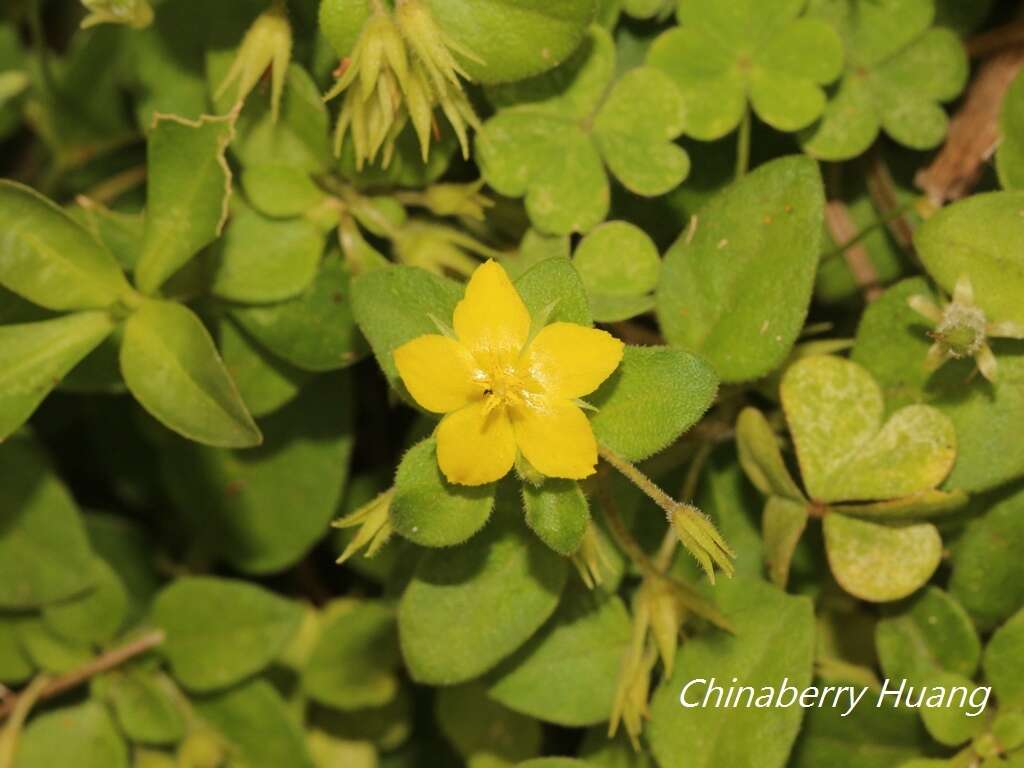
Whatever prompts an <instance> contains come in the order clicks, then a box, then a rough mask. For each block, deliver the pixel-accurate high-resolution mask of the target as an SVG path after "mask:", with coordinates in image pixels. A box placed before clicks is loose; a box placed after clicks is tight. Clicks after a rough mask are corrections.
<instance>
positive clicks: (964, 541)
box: [949, 487, 1024, 632]
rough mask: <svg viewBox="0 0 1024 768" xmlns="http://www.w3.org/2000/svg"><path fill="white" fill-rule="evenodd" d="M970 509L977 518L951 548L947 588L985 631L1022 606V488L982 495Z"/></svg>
mask: <svg viewBox="0 0 1024 768" xmlns="http://www.w3.org/2000/svg"><path fill="white" fill-rule="evenodd" d="M972 511H973V512H974V513H975V516H976V519H974V520H972V521H971V522H970V523H969V524H968V525H967V529H966V530H965V532H964V535H963V537H962V538H961V540H960V541H959V543H958V544H957V547H956V549H955V550H954V551H953V575H952V577H951V578H950V581H949V591H950V594H952V595H953V597H955V598H956V599H957V600H958V601H959V602H960V604H961V605H963V607H964V608H966V609H967V612H968V613H969V614H970V615H971V618H973V619H974V622H975V624H977V625H978V629H979V630H980V631H982V632H986V631H989V630H992V629H995V627H996V626H997V625H999V624H1000V623H1001V622H1003V621H1005V620H1007V619H1008V618H1010V616H1012V615H1013V614H1014V613H1015V612H1016V611H1017V609H1018V608H1020V606H1021V605H1024V558H1021V557H1020V553H1021V552H1022V551H1024V525H1021V522H1020V521H1021V520H1022V519H1024V489H1021V488H1020V487H1016V488H1014V489H1013V491H1011V492H1009V493H1006V494H1005V495H1000V496H999V497H997V498H994V499H993V498H991V497H989V498H984V497H981V498H979V499H978V501H977V502H976V503H975V504H972ZM979 513H980V514H979Z"/></svg>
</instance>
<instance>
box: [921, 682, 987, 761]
mask: <svg viewBox="0 0 1024 768" xmlns="http://www.w3.org/2000/svg"><path fill="white" fill-rule="evenodd" d="M921 683H922V684H924V685H926V686H927V688H928V690H929V692H932V693H934V692H937V691H942V692H943V693H946V692H947V691H950V692H951V691H953V690H955V689H957V688H963V689H965V690H966V691H968V693H969V694H971V695H969V696H968V697H967V698H966V700H965V701H964V706H960V705H959V703H958V700H957V699H956V697H955V696H953V695H952V694H946V695H948V696H949V697H950V701H949V703H948V704H945V703H944V705H943V706H938V707H935V706H932V707H929V706H925V707H923V708H922V709H921V721H922V722H923V723H924V727H925V728H926V729H927V730H928V733H929V734H930V735H931V737H932V738H933V739H935V740H936V741H937V742H939V743H940V744H944V745H946V746H947V747H957V746H960V745H962V744H963V743H964V742H966V741H969V740H971V739H972V738H974V737H975V736H978V735H980V734H981V733H982V732H984V731H986V730H987V729H988V723H987V722H986V720H987V719H986V718H984V717H979V715H980V714H981V712H979V711H978V705H979V704H980V703H981V702H980V701H977V702H975V703H972V699H974V696H975V695H976V694H974V691H975V690H980V689H978V688H977V686H976V685H975V684H974V682H972V681H971V679H970V678H967V677H964V676H963V675H958V674H956V673H954V672H941V671H940V672H933V673H932V674H931V675H928V676H927V677H925V678H923V679H922V680H921ZM982 693H983V694H984V693H985V692H984V691H982ZM925 701H926V702H927V701H928V699H927V698H926V699H925ZM986 704H987V702H986Z"/></svg>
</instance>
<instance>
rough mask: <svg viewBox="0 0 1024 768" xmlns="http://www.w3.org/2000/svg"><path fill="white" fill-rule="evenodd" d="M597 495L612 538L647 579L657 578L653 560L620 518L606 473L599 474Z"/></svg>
mask: <svg viewBox="0 0 1024 768" xmlns="http://www.w3.org/2000/svg"><path fill="white" fill-rule="evenodd" d="M597 495H598V498H599V499H600V500H601V508H602V509H603V510H604V515H605V518H606V519H607V520H608V527H609V528H610V529H611V532H612V536H613V537H614V538H615V540H616V541H617V542H618V544H619V546H620V547H622V549H623V551H624V552H625V553H626V554H627V555H628V556H629V559H630V560H632V561H633V562H634V563H636V566H637V567H638V568H639V569H640V571H641V572H642V573H643V574H644V576H645V577H647V576H657V575H658V571H657V569H656V568H655V566H654V564H653V563H652V562H651V559H650V558H649V557H648V556H647V553H646V552H644V550H643V547H641V546H640V543H639V542H638V541H637V540H636V539H635V538H633V534H631V533H630V532H629V530H628V529H627V528H626V524H625V523H623V522H622V518H621V517H620V516H619V508H618V505H616V503H615V499H614V498H613V497H612V493H611V489H610V488H609V487H608V478H607V475H606V473H605V472H598V474H597ZM668 532H669V534H671V533H672V528H671V527H669V531H668Z"/></svg>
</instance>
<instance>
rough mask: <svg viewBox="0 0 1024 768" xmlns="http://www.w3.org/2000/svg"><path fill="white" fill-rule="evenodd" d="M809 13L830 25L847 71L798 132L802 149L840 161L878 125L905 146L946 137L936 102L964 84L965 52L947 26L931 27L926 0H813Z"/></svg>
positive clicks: (860, 147)
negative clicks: (817, 115)
mask: <svg viewBox="0 0 1024 768" xmlns="http://www.w3.org/2000/svg"><path fill="white" fill-rule="evenodd" d="M808 14H809V15H810V16H812V17H817V18H820V19H823V20H825V21H827V22H828V23H830V24H832V25H833V26H834V27H835V29H836V30H837V31H838V32H839V34H840V36H841V37H842V38H843V39H844V41H845V42H846V50H847V54H846V72H845V74H844V75H843V78H842V80H841V81H840V82H839V85H838V86H837V88H836V90H835V92H834V93H833V94H832V97H831V99H830V100H829V103H828V106H827V107H826V109H825V114H824V115H823V117H822V119H821V121H820V122H818V123H816V124H815V125H813V126H811V127H810V128H808V129H807V130H806V131H805V132H804V133H802V134H801V137H800V141H801V144H802V145H803V147H804V150H806V151H807V152H808V153H809V154H811V155H813V156H814V157H818V158H821V159H824V160H846V159H849V158H851V157H856V156H857V155H859V154H861V153H862V152H864V151H865V150H866V149H867V148H868V147H869V146H871V143H872V142H873V141H874V140H875V137H876V136H878V132H879V130H884V131H885V132H886V133H887V134H888V135H889V136H890V137H892V138H893V139H895V140H896V141H897V142H899V143H900V144H903V145H904V146H907V147H910V148H911V149H931V148H932V147H934V146H936V145H937V144H938V143H939V142H941V141H942V139H943V137H944V136H945V135H946V126H947V122H948V120H947V117H946V113H945V111H944V110H943V109H942V107H940V106H939V103H940V102H946V101H950V100H952V99H954V98H955V97H956V96H957V95H959V93H960V91H961V90H962V89H963V87H964V84H965V83H966V82H967V69H968V67H967V56H966V54H965V53H964V48H963V44H962V43H961V42H960V39H959V38H958V37H957V36H956V34H954V33H953V32H951V31H950V30H948V29H942V28H932V27H931V24H932V19H933V17H934V14H935V8H934V4H933V3H932V2H931V1H930V0H885V2H876V1H875V0H812V2H811V5H810V8H809V10H808Z"/></svg>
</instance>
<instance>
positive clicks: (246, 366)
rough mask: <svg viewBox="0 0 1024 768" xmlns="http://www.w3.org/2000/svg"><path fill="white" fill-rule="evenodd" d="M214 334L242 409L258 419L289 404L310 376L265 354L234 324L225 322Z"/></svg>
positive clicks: (229, 321)
mask: <svg viewBox="0 0 1024 768" xmlns="http://www.w3.org/2000/svg"><path fill="white" fill-rule="evenodd" d="M219 330H220V333H219V334H218V337H219V339H218V340H219V342H220V354H221V357H222V358H223V359H224V366H225V367H226V368H227V369H228V373H229V374H230V375H231V378H232V380H233V381H234V382H235V386H237V387H238V394H239V395H241V396H242V401H243V402H244V403H245V405H246V408H248V409H249V413H251V414H252V415H253V416H254V417H256V418H261V417H263V416H266V415H268V414H270V413H273V412H274V411H276V410H278V409H279V408H281V407H282V406H284V405H285V404H287V403H289V402H291V401H292V400H294V399H295V397H296V396H297V395H298V394H299V390H300V389H301V387H302V386H303V385H304V384H306V383H307V382H308V381H309V379H310V375H309V373H307V372H306V371H303V370H300V369H298V368H296V367H295V366H293V365H291V364H290V363H287V362H285V361H284V360H282V359H281V358H279V357H277V356H276V355H274V354H272V353H271V352H269V351H267V350H266V349H264V348H263V347H261V346H260V345H259V343H258V342H256V341H255V340H254V339H253V338H252V337H250V336H249V334H248V333H247V332H246V331H243V330H242V329H241V328H240V327H239V324H238V323H237V322H235V321H234V320H231V319H225V320H224V321H223V322H221V324H220V329H219Z"/></svg>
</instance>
